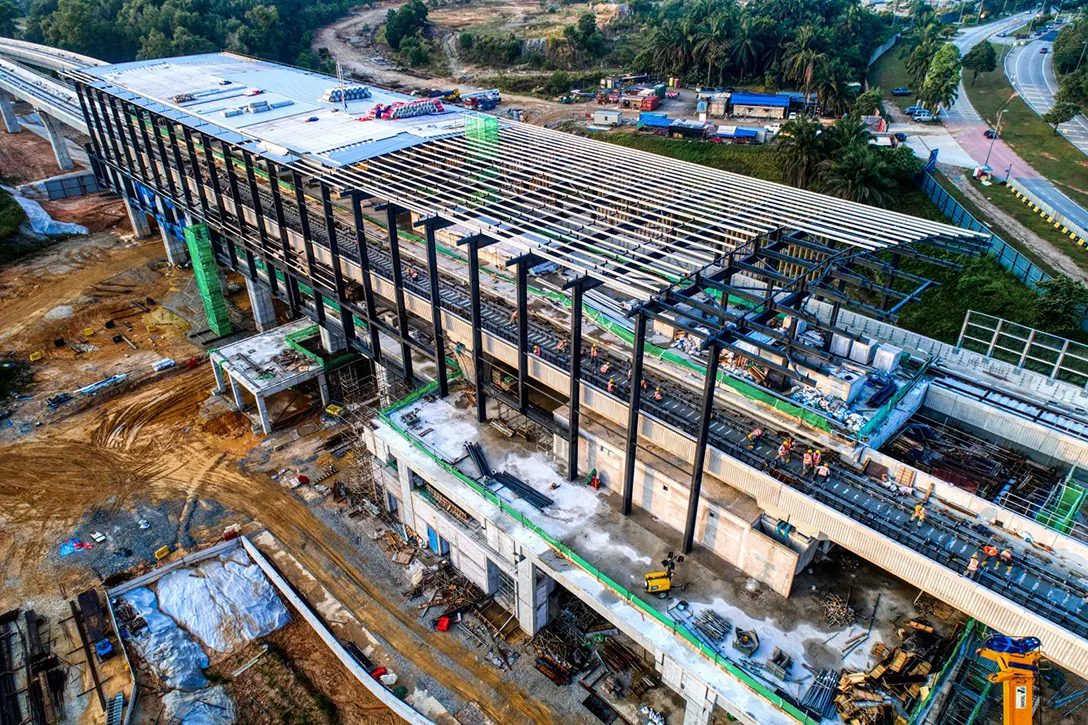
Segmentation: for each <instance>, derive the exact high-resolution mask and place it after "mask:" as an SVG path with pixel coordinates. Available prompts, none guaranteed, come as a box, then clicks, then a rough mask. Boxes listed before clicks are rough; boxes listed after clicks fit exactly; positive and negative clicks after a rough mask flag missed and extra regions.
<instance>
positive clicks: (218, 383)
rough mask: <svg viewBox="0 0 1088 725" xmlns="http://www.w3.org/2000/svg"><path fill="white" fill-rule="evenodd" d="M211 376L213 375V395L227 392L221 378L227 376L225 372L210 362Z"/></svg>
mask: <svg viewBox="0 0 1088 725" xmlns="http://www.w3.org/2000/svg"><path fill="white" fill-rule="evenodd" d="M212 374H213V375H215V394H216V395H222V394H223V393H225V392H227V386H226V383H225V382H224V381H223V376H224V375H226V374H227V373H226V371H224V370H223V368H221V367H220V366H219V365H218V364H217V363H215V362H212Z"/></svg>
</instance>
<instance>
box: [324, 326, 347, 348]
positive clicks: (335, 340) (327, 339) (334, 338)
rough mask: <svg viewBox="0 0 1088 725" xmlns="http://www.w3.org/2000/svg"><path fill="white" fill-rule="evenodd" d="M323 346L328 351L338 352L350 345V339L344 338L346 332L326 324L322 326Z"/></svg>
mask: <svg viewBox="0 0 1088 725" xmlns="http://www.w3.org/2000/svg"><path fill="white" fill-rule="evenodd" d="M320 329H321V347H322V348H324V349H325V352H327V353H330V354H332V353H337V352H340V351H341V350H343V349H344V348H346V347H347V346H348V341H347V340H346V339H345V338H344V333H343V332H341V331H340V330H337V329H335V328H333V329H331V330H330V329H329V328H327V327H325V326H324V325H322V326H321V328H320Z"/></svg>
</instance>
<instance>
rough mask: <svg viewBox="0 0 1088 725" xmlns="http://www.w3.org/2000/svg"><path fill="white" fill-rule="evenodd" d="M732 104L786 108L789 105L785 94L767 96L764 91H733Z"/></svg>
mask: <svg viewBox="0 0 1088 725" xmlns="http://www.w3.org/2000/svg"><path fill="white" fill-rule="evenodd" d="M733 105H734V106H774V107H776V108H787V107H788V106H789V105H790V99H788V98H786V97H785V96H769V95H767V94H765V93H734V94H733Z"/></svg>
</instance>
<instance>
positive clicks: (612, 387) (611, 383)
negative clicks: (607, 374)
mask: <svg viewBox="0 0 1088 725" xmlns="http://www.w3.org/2000/svg"><path fill="white" fill-rule="evenodd" d="M601 372H604V371H603V370H602V371H601ZM608 392H610V393H614V392H616V379H615V378H609V379H608Z"/></svg>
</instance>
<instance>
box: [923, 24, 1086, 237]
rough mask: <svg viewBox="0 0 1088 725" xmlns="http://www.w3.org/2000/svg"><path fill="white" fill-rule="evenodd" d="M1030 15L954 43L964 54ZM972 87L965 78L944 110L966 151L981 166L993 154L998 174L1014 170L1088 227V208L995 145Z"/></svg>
mask: <svg viewBox="0 0 1088 725" xmlns="http://www.w3.org/2000/svg"><path fill="white" fill-rule="evenodd" d="M1030 17H1031V13H1020V14H1019V15H1014V16H1012V17H1009V18H1003V19H1001V20H996V21H994V22H992V23H987V24H985V25H979V26H976V27H972V28H968V29H967V30H965V31H964V32H963V33H962V34H961V35H960V36H958V37H956V38H954V39H953V42H954V43H955V44H956V47H958V48H959V49H960V52H961V53H963V54H966V53H967V51H969V50H970V49H971V48H973V47H975V46H976V45H978V44H979V43H981V42H982V41H984V40H986V39H987V38H989V37H990V36H992V35H995V34H997V33H1000V32H1002V31H1009V30H1015V29H1017V28H1019V27H1021V26H1022V25H1023V24H1024V23H1026V22H1027V21H1028V20H1029V19H1030ZM1032 45H1034V43H1032ZM1028 47H1030V46H1028ZM1035 53H1036V54H1037V55H1039V57H1049V53H1048V54H1047V55H1046V56H1042V55H1041V54H1039V51H1038V48H1036V49H1035ZM968 88H969V86H968V87H965V86H964V84H963V82H962V81H961V82H960V95H959V99H958V100H957V101H956V103H955V104H954V105H953V106H952V107H951V108H950V109H947V110H944V111H942V113H941V119H942V120H943V121H944V125H945V127H946V128H947V129H948V132H949V133H950V134H951V135H952V137H953V138H954V139H955V140H956V142H957V143H959V145H960V147H961V148H962V149H963V150H964V152H966V153H967V154H968V155H969V156H970V157H971V158H972V159H974V160H975V162H976V163H977V164H979V165H980V166H981V165H982V164H983V163H985V161H986V159H987V155H989V164H990V167H991V168H992V169H993V170H994V174H995V176H997V177H998V178H1004V177H1005V175H1006V174H1008V173H1011V175H1012V176H1014V177H1015V178H1016V179H1017V181H1019V182H1020V183H1021V184H1022V185H1023V186H1024V187H1026V188H1027V189H1028V190H1029V191H1031V192H1032V193H1034V194H1035V195H1036V196H1038V197H1039V198H1040V199H1042V200H1043V201H1044V202H1046V203H1047V204H1049V205H1050V206H1052V207H1053V208H1054V209H1056V210H1057V211H1059V212H1060V213H1061V214H1063V215H1064V216H1065V217H1066V218H1067V219H1069V220H1070V221H1072V222H1073V223H1074V224H1077V225H1079V226H1081V227H1083V228H1088V211H1085V210H1084V209H1083V208H1082V207H1080V206H1079V205H1078V204H1077V203H1076V202H1074V201H1073V200H1072V199H1070V198H1069V197H1068V196H1066V195H1065V194H1063V193H1062V192H1061V191H1059V190H1058V188H1057V187H1055V186H1054V184H1052V183H1051V182H1050V181H1048V180H1047V179H1045V178H1043V177H1042V176H1041V175H1040V174H1039V172H1037V171H1036V170H1035V169H1033V168H1032V167H1031V166H1030V165H1029V164H1028V163H1027V162H1026V161H1024V160H1023V159H1022V158H1020V157H1019V156H1018V155H1017V154H1016V152H1015V151H1013V150H1012V149H1011V148H1009V146H1008V145H1007V144H1006V143H1005V142H1004V141H1002V140H1001V139H997V140H996V141H994V143H993V145H992V147H991V144H990V139H987V138H986V136H985V135H984V134H985V131H986V129H987V128H989V125H988V124H987V123H986V122H985V121H983V120H982V117H981V116H979V114H978V112H977V111H976V110H975V108H974V106H972V105H971V99H970V97H969V95H968V94H969V90H968ZM991 148H992V150H991Z"/></svg>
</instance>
